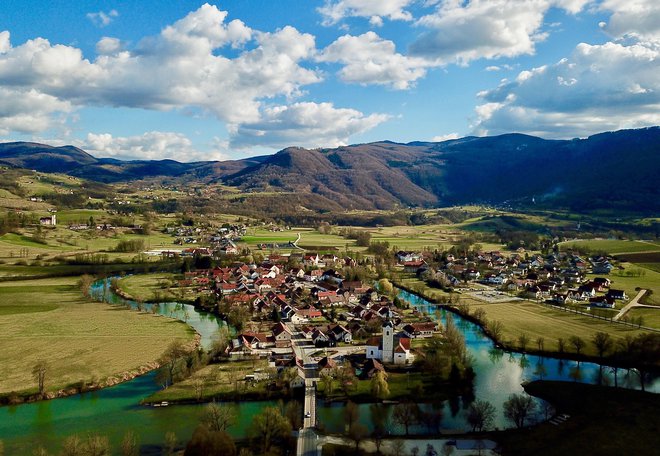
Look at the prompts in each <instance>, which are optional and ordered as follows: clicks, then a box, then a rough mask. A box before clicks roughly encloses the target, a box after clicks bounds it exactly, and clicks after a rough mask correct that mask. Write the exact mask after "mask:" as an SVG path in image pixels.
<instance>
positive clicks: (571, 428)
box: [487, 381, 660, 456]
mask: <svg viewBox="0 0 660 456" xmlns="http://www.w3.org/2000/svg"><path fill="white" fill-rule="evenodd" d="M525 391H527V392H528V393H529V394H531V395H533V396H536V397H540V398H542V399H544V400H546V401H548V402H550V403H551V404H553V406H554V407H555V409H556V414H558V415H561V414H566V415H568V416H569V418H568V419H566V420H564V421H561V420H559V421H560V422H559V423H558V424H553V423H552V422H544V423H541V424H539V425H536V426H533V427H531V428H527V429H520V430H518V429H512V430H508V431H502V432H497V433H488V434H487V435H488V436H489V437H490V438H492V439H493V440H496V441H497V442H499V443H500V445H501V448H502V454H504V455H508V456H527V455H530V454H534V455H537V456H554V455H557V454H561V455H564V456H573V455H575V456H591V455H594V456H596V455H598V456H603V455H612V456H615V455H616V456H618V455H622V454H652V453H654V452H655V451H656V450H657V448H660V433H658V415H657V414H658V410H660V396H659V395H657V394H652V393H644V392H641V391H635V390H628V389H622V388H613V387H604V386H596V385H586V384H582V383H571V382H550V381H537V382H532V383H529V384H527V385H525ZM608 433H609V434H608Z"/></svg>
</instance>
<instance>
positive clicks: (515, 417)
mask: <svg viewBox="0 0 660 456" xmlns="http://www.w3.org/2000/svg"><path fill="white" fill-rule="evenodd" d="M535 407H536V404H535V403H534V400H533V399H532V398H531V397H530V396H527V395H526V394H512V395H510V396H509V398H508V399H507V400H506V401H505V402H504V416H505V417H506V418H507V419H508V420H510V421H511V422H513V423H514V424H515V425H516V426H517V427H518V428H522V427H523V426H525V420H526V419H527V417H528V416H529V415H530V414H531V413H532V412H533V411H534V408H535Z"/></svg>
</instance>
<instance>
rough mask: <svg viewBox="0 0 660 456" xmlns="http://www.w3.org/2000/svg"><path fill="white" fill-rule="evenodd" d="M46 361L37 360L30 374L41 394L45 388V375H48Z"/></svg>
mask: <svg viewBox="0 0 660 456" xmlns="http://www.w3.org/2000/svg"><path fill="white" fill-rule="evenodd" d="M48 369H49V366H48V363H47V362H46V361H44V360H39V361H37V364H35V365H34V367H33V368H32V375H33V376H34V379H35V380H36V381H37V387H38V389H39V394H40V395H42V396H43V394H44V391H45V389H46V377H47V375H48Z"/></svg>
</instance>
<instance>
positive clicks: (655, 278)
mask: <svg viewBox="0 0 660 456" xmlns="http://www.w3.org/2000/svg"><path fill="white" fill-rule="evenodd" d="M622 266H623V267H624V268H625V269H624V270H623V271H616V270H615V271H614V272H612V273H611V274H610V275H609V276H607V277H608V278H609V279H610V280H611V281H612V285H611V286H610V287H611V288H614V289H618V290H624V291H625V292H626V294H627V295H628V298H629V299H632V298H633V297H635V295H636V294H637V289H639V288H644V289H647V290H651V291H653V293H651V295H649V296H648V297H645V298H644V302H645V303H647V304H654V305H660V272H656V271H653V270H650V269H647V268H642V267H640V266H639V265H633V264H630V263H622ZM626 272H628V273H632V274H633V275H631V276H626V275H624V274H625V273H626ZM637 272H639V273H640V275H639V276H637V275H636V273H637ZM592 277H597V275H592V274H588V275H587V278H592Z"/></svg>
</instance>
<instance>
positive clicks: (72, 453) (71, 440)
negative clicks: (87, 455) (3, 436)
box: [0, 435, 83, 456]
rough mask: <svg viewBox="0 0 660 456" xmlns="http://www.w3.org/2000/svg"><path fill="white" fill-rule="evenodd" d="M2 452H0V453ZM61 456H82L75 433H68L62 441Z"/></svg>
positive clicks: (80, 445) (81, 447)
mask: <svg viewBox="0 0 660 456" xmlns="http://www.w3.org/2000/svg"><path fill="white" fill-rule="evenodd" d="M1 454H2V452H0V455H1ZM62 456H83V443H82V441H81V440H80V437H78V436H77V435H70V436H69V437H67V438H65V439H64V442H62Z"/></svg>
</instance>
